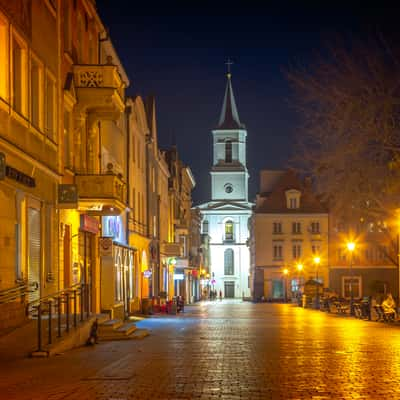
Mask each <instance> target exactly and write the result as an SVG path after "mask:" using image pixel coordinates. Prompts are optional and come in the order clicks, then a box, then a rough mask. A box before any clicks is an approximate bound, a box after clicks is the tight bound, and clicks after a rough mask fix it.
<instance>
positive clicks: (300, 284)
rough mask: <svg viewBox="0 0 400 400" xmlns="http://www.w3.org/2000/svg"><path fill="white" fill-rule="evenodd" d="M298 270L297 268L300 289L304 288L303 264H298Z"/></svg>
mask: <svg viewBox="0 0 400 400" xmlns="http://www.w3.org/2000/svg"><path fill="white" fill-rule="evenodd" d="M296 268H297V271H298V272H299V288H300V287H301V286H302V279H301V278H302V276H301V273H302V271H303V268H304V267H303V264H301V263H299V264H297V265H296Z"/></svg>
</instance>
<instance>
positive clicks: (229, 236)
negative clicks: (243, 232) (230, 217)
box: [225, 221, 233, 240]
mask: <svg viewBox="0 0 400 400" xmlns="http://www.w3.org/2000/svg"><path fill="white" fill-rule="evenodd" d="M225 240H233V222H232V221H226V222H225Z"/></svg>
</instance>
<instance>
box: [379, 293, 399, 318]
mask: <svg viewBox="0 0 400 400" xmlns="http://www.w3.org/2000/svg"><path fill="white" fill-rule="evenodd" d="M382 308H383V312H384V313H385V314H386V315H388V316H390V317H392V318H393V319H396V302H395V301H394V299H393V297H392V294H391V293H389V294H388V295H387V297H386V299H385V300H383V301H382Z"/></svg>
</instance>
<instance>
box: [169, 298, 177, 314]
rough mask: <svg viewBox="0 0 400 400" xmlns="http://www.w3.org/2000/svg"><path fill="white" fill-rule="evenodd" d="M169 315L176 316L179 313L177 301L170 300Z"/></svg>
mask: <svg viewBox="0 0 400 400" xmlns="http://www.w3.org/2000/svg"><path fill="white" fill-rule="evenodd" d="M167 313H168V314H176V313H177V308H176V301H173V300H170V301H168V302H167Z"/></svg>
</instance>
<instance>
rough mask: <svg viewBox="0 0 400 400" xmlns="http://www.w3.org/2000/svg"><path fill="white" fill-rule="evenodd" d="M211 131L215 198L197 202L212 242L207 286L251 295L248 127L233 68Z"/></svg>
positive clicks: (224, 292) (226, 293)
mask: <svg viewBox="0 0 400 400" xmlns="http://www.w3.org/2000/svg"><path fill="white" fill-rule="evenodd" d="M229 65H230V64H229V63H228V66H229ZM212 135H213V164H212V167H211V171H210V174H211V200H210V201H209V202H207V203H204V204H201V205H199V206H198V208H199V209H200V212H201V215H202V233H203V234H208V236H209V244H210V260H211V261H210V271H209V272H210V280H209V281H208V284H207V287H208V288H209V290H211V291H214V290H216V291H217V292H218V293H219V292H220V291H221V293H222V295H223V297H224V298H243V297H249V296H250V287H249V282H250V280H249V274H250V253H249V248H248V239H249V226H248V225H249V218H250V217H251V214H252V211H251V210H252V206H253V204H252V203H249V202H248V179H249V174H248V171H247V166H246V138H247V131H246V128H245V126H244V125H243V124H242V123H241V122H240V118H239V113H238V109H237V106H236V102H235V96H234V95H233V89H232V77H231V74H230V71H229V70H228V74H227V82H226V89H225V96H224V100H223V103H222V111H221V115H220V118H219V122H218V125H217V126H216V128H215V129H214V130H213V131H212Z"/></svg>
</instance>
